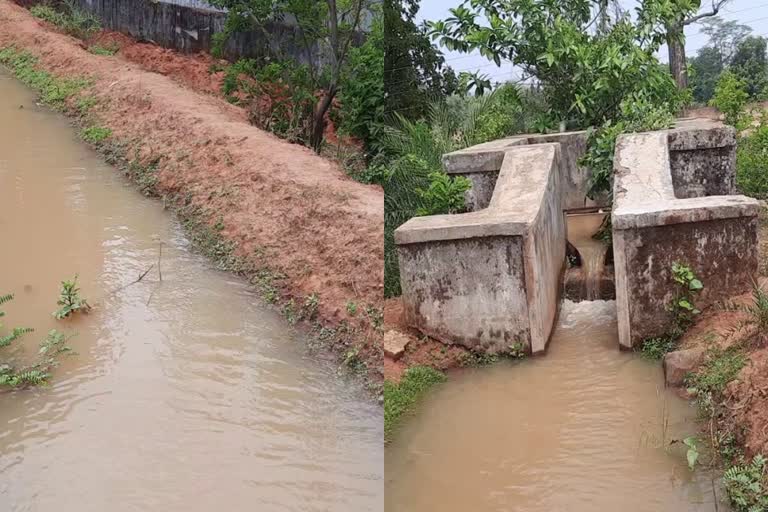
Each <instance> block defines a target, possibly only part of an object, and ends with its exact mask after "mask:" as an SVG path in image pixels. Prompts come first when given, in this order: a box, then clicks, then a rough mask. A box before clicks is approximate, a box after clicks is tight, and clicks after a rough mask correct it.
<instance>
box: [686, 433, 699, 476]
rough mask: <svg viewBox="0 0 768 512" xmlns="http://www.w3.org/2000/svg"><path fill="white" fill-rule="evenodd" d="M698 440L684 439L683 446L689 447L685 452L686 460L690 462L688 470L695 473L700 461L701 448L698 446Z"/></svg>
mask: <svg viewBox="0 0 768 512" xmlns="http://www.w3.org/2000/svg"><path fill="white" fill-rule="evenodd" d="M697 442H698V440H697V439H696V438H695V437H686V438H685V439H683V444H684V445H685V446H686V447H688V449H687V450H686V451H685V459H686V461H688V468H689V469H690V470H691V471H693V470H694V468H695V467H696V462H697V461H698V460H699V448H698V444H697Z"/></svg>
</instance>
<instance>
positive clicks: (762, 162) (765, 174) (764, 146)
mask: <svg viewBox="0 0 768 512" xmlns="http://www.w3.org/2000/svg"><path fill="white" fill-rule="evenodd" d="M736 185H737V186H738V187H739V189H740V190H741V192H742V193H743V194H745V195H748V196H750V197H755V198H758V199H768V117H767V116H766V113H765V112H763V114H762V115H761V116H760V124H759V125H758V126H757V127H756V128H755V129H754V130H752V132H751V133H749V134H748V135H746V136H744V137H741V138H740V139H739V143H738V145H737V147H736Z"/></svg>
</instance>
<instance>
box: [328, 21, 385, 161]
mask: <svg viewBox="0 0 768 512" xmlns="http://www.w3.org/2000/svg"><path fill="white" fill-rule="evenodd" d="M339 103H340V104H341V107H340V110H339V112H338V117H339V125H338V127H339V131H340V132H341V133H347V134H350V135H353V136H355V137H357V138H358V139H360V140H361V141H363V144H364V145H365V148H366V151H367V152H368V153H369V154H372V153H375V152H376V150H377V148H376V128H377V127H378V126H379V125H381V123H382V122H383V120H384V26H383V23H382V20H381V19H378V18H377V20H376V22H375V23H374V25H373V28H372V31H371V33H370V34H369V35H368V39H367V40H366V41H365V43H364V44H363V45H362V46H360V47H358V48H352V49H350V51H349V58H348V64H347V69H346V72H345V73H344V75H343V76H342V82H341V85H340V91H339Z"/></svg>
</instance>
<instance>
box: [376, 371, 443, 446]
mask: <svg viewBox="0 0 768 512" xmlns="http://www.w3.org/2000/svg"><path fill="white" fill-rule="evenodd" d="M444 381H445V375H444V374H443V373H441V372H439V371H438V370H435V369H434V368H430V367H428V366H412V367H411V368H408V369H407V370H406V371H405V373H404V374H403V377H402V379H400V382H399V383H397V384H395V383H393V382H390V381H385V382H384V439H385V441H389V440H391V439H392V435H393V434H394V431H395V429H396V428H397V425H398V424H399V422H400V421H401V419H402V417H403V415H404V414H406V413H407V412H408V411H410V410H411V409H412V408H413V406H414V405H415V404H416V403H417V402H418V401H419V400H420V399H421V398H422V397H423V396H424V394H425V393H426V392H427V391H428V390H429V389H430V388H431V387H432V386H434V385H435V384H439V383H441V382H444Z"/></svg>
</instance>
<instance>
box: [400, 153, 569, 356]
mask: <svg viewBox="0 0 768 512" xmlns="http://www.w3.org/2000/svg"><path fill="white" fill-rule="evenodd" d="M515 146H516V145H514V144H513V145H512V146H510V147H509V148H508V149H507V150H506V151H504V152H503V153H502V154H501V158H502V162H501V163H500V164H499V168H500V170H499V171H498V173H499V174H498V179H497V180H496V183H495V187H494V189H493V193H492V196H491V198H490V199H489V200H488V206H487V208H485V209H482V210H478V211H475V212H470V213H465V214H458V215H435V216H429V217H416V218H413V219H411V220H409V221H408V222H406V223H405V224H403V225H402V226H401V227H400V228H398V229H397V230H396V231H395V241H396V243H397V244H398V255H399V261H400V279H401V284H402V289H403V304H404V315H405V320H406V321H407V323H408V324H409V325H411V326H413V327H415V328H417V329H419V330H421V331H422V332H423V333H425V334H427V335H429V336H432V337H434V338H436V339H439V340H441V341H443V342H445V343H449V344H451V343H457V344H461V345H464V346H466V347H468V348H471V349H474V350H478V351H482V352H489V353H497V352H505V351H508V350H510V349H511V348H512V347H513V346H514V345H515V344H516V343H520V344H522V345H523V346H524V347H525V348H526V350H528V351H531V352H541V351H543V350H545V348H546V344H547V341H548V339H549V335H550V333H551V330H552V326H553V323H554V319H555V316H556V313H557V304H558V293H559V287H560V276H561V272H562V268H563V264H564V260H565V245H566V244H565V220H564V215H563V212H562V203H563V199H562V196H561V190H562V188H563V187H562V184H561V178H562V173H561V169H560V168H561V162H560V145H559V144H551V143H549V144H547V143H542V144H539V145H535V146H520V147H515ZM475 163H477V162H476V161H475Z"/></svg>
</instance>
